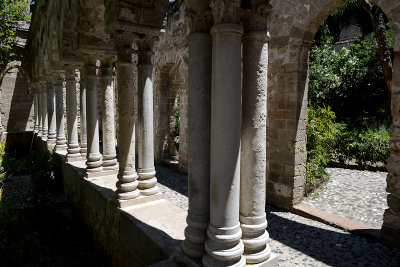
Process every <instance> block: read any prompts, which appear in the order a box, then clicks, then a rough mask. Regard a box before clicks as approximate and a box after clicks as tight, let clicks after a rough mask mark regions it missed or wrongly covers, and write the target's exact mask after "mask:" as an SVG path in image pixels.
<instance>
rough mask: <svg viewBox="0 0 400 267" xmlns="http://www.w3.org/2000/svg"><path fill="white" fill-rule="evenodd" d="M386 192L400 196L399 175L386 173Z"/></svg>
mask: <svg viewBox="0 0 400 267" xmlns="http://www.w3.org/2000/svg"><path fill="white" fill-rule="evenodd" d="M386 192H388V193H391V194H393V195H395V196H398V197H400V175H395V174H391V173H389V174H388V176H387V177H386Z"/></svg>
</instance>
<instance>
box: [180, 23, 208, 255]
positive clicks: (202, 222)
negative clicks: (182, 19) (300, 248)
mask: <svg viewBox="0 0 400 267" xmlns="http://www.w3.org/2000/svg"><path fill="white" fill-rule="evenodd" d="M208 30H209V27H208ZM188 40H189V62H188V65H189V66H188V67H189V76H188V180H189V181H188V187H189V188H188V189H189V190H188V197H189V210H188V216H187V218H186V222H187V224H188V226H187V227H186V229H185V240H184V241H183V243H182V250H183V252H184V253H185V254H186V255H187V256H189V257H191V258H194V259H201V257H203V255H204V254H205V251H204V243H205V241H206V238H207V227H208V223H209V220H210V121H211V105H210V100H211V58H212V52H211V51H212V39H211V36H210V34H209V33H208V32H192V33H191V34H190V35H189V36H188Z"/></svg>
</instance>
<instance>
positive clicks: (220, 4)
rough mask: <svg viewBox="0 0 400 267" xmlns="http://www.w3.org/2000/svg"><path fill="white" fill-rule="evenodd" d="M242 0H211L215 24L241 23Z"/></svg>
mask: <svg viewBox="0 0 400 267" xmlns="http://www.w3.org/2000/svg"><path fill="white" fill-rule="evenodd" d="M240 2H241V1H240V0H211V1H210V7H211V10H212V15H213V17H214V25H217V24H223V23H233V24H239V23H240Z"/></svg>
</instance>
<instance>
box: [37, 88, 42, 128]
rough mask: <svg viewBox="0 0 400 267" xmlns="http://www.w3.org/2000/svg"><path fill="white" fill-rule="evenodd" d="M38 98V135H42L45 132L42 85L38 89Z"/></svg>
mask: <svg viewBox="0 0 400 267" xmlns="http://www.w3.org/2000/svg"><path fill="white" fill-rule="evenodd" d="M37 90H38V91H37V100H38V120H39V123H38V124H39V125H38V136H42V133H43V120H42V88H41V87H40V85H39V86H38V89H37Z"/></svg>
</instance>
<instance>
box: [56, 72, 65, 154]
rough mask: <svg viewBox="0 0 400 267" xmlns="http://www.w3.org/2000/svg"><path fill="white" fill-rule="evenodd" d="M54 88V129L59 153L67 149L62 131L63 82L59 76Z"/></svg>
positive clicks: (63, 131)
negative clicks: (55, 128) (55, 129)
mask: <svg viewBox="0 0 400 267" xmlns="http://www.w3.org/2000/svg"><path fill="white" fill-rule="evenodd" d="M54 87H55V94H56V127H57V141H56V150H57V151H60V150H65V149H67V140H66V139H65V130H64V94H63V80H62V77H61V75H60V76H59V77H57V79H56V82H55V84H54Z"/></svg>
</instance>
